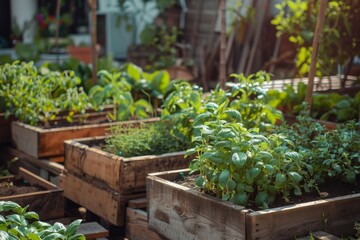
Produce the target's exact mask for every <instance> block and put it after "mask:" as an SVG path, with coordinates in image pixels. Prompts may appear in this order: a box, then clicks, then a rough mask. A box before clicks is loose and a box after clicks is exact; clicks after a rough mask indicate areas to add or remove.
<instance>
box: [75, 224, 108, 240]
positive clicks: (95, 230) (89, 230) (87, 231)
mask: <svg viewBox="0 0 360 240" xmlns="http://www.w3.org/2000/svg"><path fill="white" fill-rule="evenodd" d="M76 233H80V234H83V235H84V236H85V238H86V239H97V238H102V237H108V236H109V231H108V230H107V229H105V228H104V227H103V226H101V225H100V224H99V223H97V222H84V223H81V224H80V226H79V228H78V230H77V232H76Z"/></svg>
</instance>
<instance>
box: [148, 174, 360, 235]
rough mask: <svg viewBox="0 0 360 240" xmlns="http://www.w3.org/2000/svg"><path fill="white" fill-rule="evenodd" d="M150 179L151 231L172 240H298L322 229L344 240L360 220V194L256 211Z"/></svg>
mask: <svg viewBox="0 0 360 240" xmlns="http://www.w3.org/2000/svg"><path fill="white" fill-rule="evenodd" d="M180 172H186V170H178V171H171V172H163V173H153V174H150V176H149V177H148V178H147V194H148V201H149V204H148V214H149V225H150V227H151V228H154V229H155V230H156V231H157V232H159V233H160V234H162V235H164V236H165V237H167V238H170V239H175V238H176V239H259V240H260V239H277V240H278V239H294V237H299V236H304V235H306V234H309V233H310V232H314V231H319V230H321V229H324V228H325V229H326V230H328V232H329V233H332V234H335V235H338V236H341V235H342V234H346V233H349V232H351V229H349V226H353V224H354V222H355V221H356V220H358V219H360V204H359V202H360V194H352V195H347V196H342V197H335V198H329V199H324V200H318V201H312V202H307V203H301V204H295V205H290V206H284V207H278V208H272V209H268V210H262V211H253V210H250V209H245V208H244V207H241V206H238V205H233V204H231V203H229V202H224V201H222V200H220V199H216V198H214V197H212V196H209V195H206V194H203V193H201V192H197V191H195V190H192V189H190V188H187V187H184V186H181V185H179V184H176V183H174V182H173V180H175V179H176V178H178V176H179V173H180Z"/></svg>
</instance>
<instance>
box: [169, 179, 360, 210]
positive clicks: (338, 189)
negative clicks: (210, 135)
mask: <svg viewBox="0 0 360 240" xmlns="http://www.w3.org/2000/svg"><path fill="white" fill-rule="evenodd" d="M197 176H198V175H195V174H194V175H189V176H185V177H181V178H182V179H180V177H179V178H178V179H176V180H175V181H174V182H175V183H177V184H180V185H182V186H185V187H188V188H191V189H193V190H196V191H200V192H204V193H206V194H210V195H212V196H216V194H215V193H214V192H209V191H204V190H201V189H199V188H197V187H196V186H195V179H196V178H197ZM318 189H319V192H318V191H316V190H315V189H314V190H313V191H312V192H310V193H306V192H303V194H302V195H301V196H296V195H294V194H291V196H290V201H289V202H286V201H285V200H284V199H283V198H282V197H281V196H277V197H276V200H275V202H274V203H273V204H271V205H270V206H269V207H270V208H275V207H281V206H287V205H292V204H299V203H306V202H311V201H316V200H323V199H328V198H334V197H339V196H345V195H349V194H355V193H360V177H358V178H357V181H356V182H355V183H354V184H349V183H345V182H341V181H336V180H330V181H327V182H326V183H325V184H323V185H319V186H318ZM247 207H249V208H251V209H253V210H261V209H259V208H258V207H256V206H255V203H254V202H253V201H249V205H248V206H247Z"/></svg>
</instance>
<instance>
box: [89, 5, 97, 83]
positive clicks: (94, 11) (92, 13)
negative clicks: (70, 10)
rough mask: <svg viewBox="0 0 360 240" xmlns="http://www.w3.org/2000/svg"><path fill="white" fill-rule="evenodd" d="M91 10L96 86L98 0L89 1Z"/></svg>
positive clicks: (93, 70) (93, 72)
mask: <svg viewBox="0 0 360 240" xmlns="http://www.w3.org/2000/svg"><path fill="white" fill-rule="evenodd" d="M88 3H89V6H90V9H91V23H90V35H91V50H92V51H91V54H92V81H93V84H96V75H97V49H96V42H97V40H96V7H97V6H96V5H97V4H96V3H97V0H88Z"/></svg>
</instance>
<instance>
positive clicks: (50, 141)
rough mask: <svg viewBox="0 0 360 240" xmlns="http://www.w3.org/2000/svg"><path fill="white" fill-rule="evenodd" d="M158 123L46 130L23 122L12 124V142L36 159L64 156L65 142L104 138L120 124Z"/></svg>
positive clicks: (108, 124)
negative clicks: (109, 130)
mask: <svg viewBox="0 0 360 240" xmlns="http://www.w3.org/2000/svg"><path fill="white" fill-rule="evenodd" d="M154 121H158V118H149V119H146V120H141V121H136V120H134V121H123V122H112V123H100V124H90V125H80V126H68V127H58V128H50V129H44V128H40V127H34V126H30V125H28V124H25V123H21V122H13V123H12V141H13V143H14V144H15V146H16V147H17V148H18V149H19V150H21V151H23V152H24V153H26V154H29V155H31V156H33V157H36V158H48V157H54V156H62V155H63V154H64V141H65V140H69V139H75V138H85V137H94V136H104V135H106V133H107V130H108V129H109V128H110V127H112V126H115V125H120V124H139V123H140V122H143V123H149V122H154Z"/></svg>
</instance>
